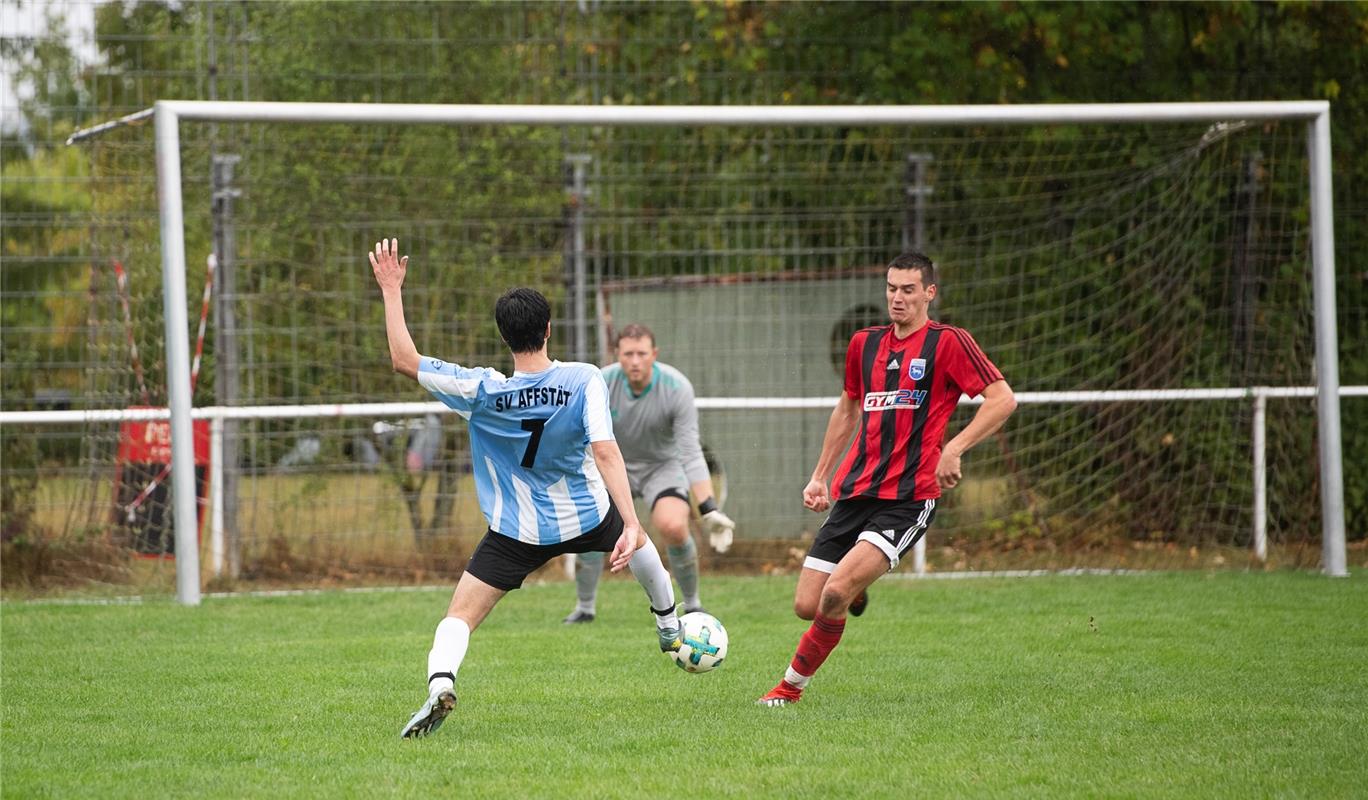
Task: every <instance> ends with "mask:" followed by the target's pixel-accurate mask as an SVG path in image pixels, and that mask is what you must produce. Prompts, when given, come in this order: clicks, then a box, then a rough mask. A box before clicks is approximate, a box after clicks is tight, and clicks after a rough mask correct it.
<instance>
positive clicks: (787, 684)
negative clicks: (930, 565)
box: [756, 542, 888, 707]
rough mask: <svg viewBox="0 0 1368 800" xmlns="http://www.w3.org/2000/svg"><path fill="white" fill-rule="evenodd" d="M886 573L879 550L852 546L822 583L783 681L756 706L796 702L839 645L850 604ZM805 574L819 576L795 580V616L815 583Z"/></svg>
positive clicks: (866, 545)
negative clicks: (808, 626) (797, 591)
mask: <svg viewBox="0 0 1368 800" xmlns="http://www.w3.org/2000/svg"><path fill="white" fill-rule="evenodd" d="M887 571H888V557H887V556H885V555H884V554H883V551H882V550H880V549H879V548H878V547H876V546H874V545H873V544H870V543H869V542H856V543H855V546H854V547H853V548H851V550H850V552H849V553H846V555H845V557H844V558H842V559H841V562H840V563H839V564H837V565H836V569H835V570H834V571H832V573H831V575H830V576H828V577H826V580H825V581H824V582H822V587H821V590H820V593H819V595H818V598H817V608H816V612H815V613H814V615H813V617H812V627H810V628H808V630H807V632H805V633H804V634H803V637H802V639H800V640H799V642H798V650H797V652H796V653H795V654H794V656H793V660H792V661H791V662H790V663H789V667H788V669H787V670H785V672H784V679H783V680H781V681H779V684H778V685H777V686H775V687H774V688H773V689H771V690H770V691H769V693H767V694H766V695H765V696H764V697H761V698H760V699H759V700H757V701H756V702H757V703H759V704H760V705H763V706H771V707H774V706H786V705H790V704H792V703H796V702H798V700H799V699H800V698H801V697H802V695H803V690H804V689H806V688H807V685H808V681H810V680H812V676H813V675H814V674H816V672H817V669H818V668H819V667H821V666H822V663H823V662H824V661H826V659H827V656H829V655H830V654H831V651H832V650H834V649H835V648H836V645H837V644H839V643H840V641H841V634H842V633H844V632H845V621H846V613H847V611H848V610H849V609H850V604H851V602H852V601H854V600H855V599H856V598H857V597H859V595H860V594H861V593H862V592H864V591H865V589H867V588H869V585H870V584H872V583H874V581H876V580H878V579H879V576H880V575H883V574H884V573H885V572H887ZM809 573H816V574H817V575H821V574H822V573H820V572H818V571H817V570H812V569H804V570H803V574H802V575H801V576H800V577H799V589H800V591H799V594H797V595H796V596H795V598H794V608H795V611H797V612H798V613H799V616H802V612H803V611H804V610H805V607H804V605H803V604H804V602H810V600H811V597H810V595H811V588H812V586H813V585H815V584H816V583H817V581H818V580H819V579H818V578H817V577H816V576H813V575H809ZM804 578H807V579H808V580H807V586H806V587H804V585H803V584H804V580H803V579H804ZM804 588H806V589H807V592H808V593H807V594H806V595H804V594H803V593H802V590H803V589H804Z"/></svg>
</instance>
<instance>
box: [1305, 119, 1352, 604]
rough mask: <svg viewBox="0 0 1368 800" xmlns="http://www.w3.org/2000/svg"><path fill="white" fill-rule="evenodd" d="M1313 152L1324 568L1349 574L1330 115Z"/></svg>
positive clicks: (1313, 135) (1316, 131) (1317, 128)
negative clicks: (1341, 440) (1345, 536)
mask: <svg viewBox="0 0 1368 800" xmlns="http://www.w3.org/2000/svg"><path fill="white" fill-rule="evenodd" d="M1307 134H1308V138H1309V139H1310V142H1309V148H1310V151H1311V255H1312V265H1313V272H1314V276H1313V277H1314V279H1313V281H1312V286H1313V291H1314V293H1315V303H1316V323H1315V324H1316V386H1317V387H1318V389H1319V391H1318V392H1317V394H1316V415H1317V417H1318V419H1319V421H1320V430H1319V437H1318V438H1319V440H1320V471H1321V474H1320V479H1321V480H1320V484H1321V531H1322V532H1321V540H1322V546H1321V550H1322V553H1321V562H1322V564H1321V568H1322V569H1323V570H1324V571H1325V574H1326V575H1331V576H1335V577H1345V576H1347V575H1348V574H1349V571H1348V568H1347V566H1346V562H1347V558H1346V553H1345V546H1344V472H1343V466H1344V465H1343V462H1342V460H1341V451H1340V399H1339V388H1340V381H1339V345H1338V342H1337V340H1336V331H1335V222H1334V216H1333V214H1334V203H1333V200H1332V197H1331V193H1330V111H1329V109H1326V110H1325V111H1324V112H1322V113H1320V114H1318V115H1316V117H1315V119H1313V120H1312V121H1311V122H1310V123H1309V124H1308V125H1307Z"/></svg>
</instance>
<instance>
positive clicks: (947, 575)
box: [885, 567, 1162, 581]
mask: <svg viewBox="0 0 1368 800" xmlns="http://www.w3.org/2000/svg"><path fill="white" fill-rule="evenodd" d="M1161 572H1162V570H1156V571H1151V570H1144V569H1103V568H1099V567H1071V568H1069V569H1001V570H965V571H960V572H927V573H925V574H922V575H918V574H917V573H915V572H895V573H893V574H892V575H887V576H885V577H887V578H896V579H898V580H904V581H921V580H965V579H968V578H1044V577H1049V576H1052V575H1158V574H1160V573H1161Z"/></svg>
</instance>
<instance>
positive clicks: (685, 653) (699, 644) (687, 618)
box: [670, 611, 727, 672]
mask: <svg viewBox="0 0 1368 800" xmlns="http://www.w3.org/2000/svg"><path fill="white" fill-rule="evenodd" d="M679 626H680V628H681V630H680V636H681V638H682V639H683V642H684V643H683V645H682V646H680V648H679V650H677V651H675V652H673V653H670V656H671V657H672V658H673V659H674V662H675V666H677V667H679V668H680V669H682V670H684V671H685V672H711V671H712V670H714V669H717V668H718V667H720V666H722V659H724V658H726V657H727V629H726V628H724V627H722V623H720V622H718V621H717V618H716V617H714V616H713V615H712V614H704V613H703V612H702V611H691V612H689V613H688V614H685V615H684V616H682V617H680V618H679Z"/></svg>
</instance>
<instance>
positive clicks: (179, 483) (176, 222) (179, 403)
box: [153, 101, 200, 606]
mask: <svg viewBox="0 0 1368 800" xmlns="http://www.w3.org/2000/svg"><path fill="white" fill-rule="evenodd" d="M153 108H154V112H153V118H154V119H155V120H156V122H155V127H156V138H157V196H158V198H159V199H160V201H161V202H160V205H161V252H162V307H163V308H162V313H163V315H164V319H165V323H166V389H167V395H168V399H169V400H170V403H169V405H170V411H171V491H172V495H173V508H174V510H175V517H174V519H175V532H176V600H177V601H179V602H180V603H182V604H184V605H187V606H195V605H199V602H200V572H199V537H198V536H197V535H196V534H197V533H198V530H199V525H198V520H197V518H196V516H197V515H196V513H195V512H196V509H195V441H194V427H193V423H192V421H191V419H190V407H191V397H190V330H189V328H190V323H189V319H188V318H187V315H186V310H185V309H186V298H185V234H184V224H185V220H184V216H183V209H182V205H181V166H180V130H179V129H178V126H179V121H178V120H177V118H176V114H175V112H174V111H172V110H171V108H170V107H169V106H168V105H167V104H166V103H165V102H160V101H159V102H158V103H157V104H156V105H155V106H154V107H153Z"/></svg>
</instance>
